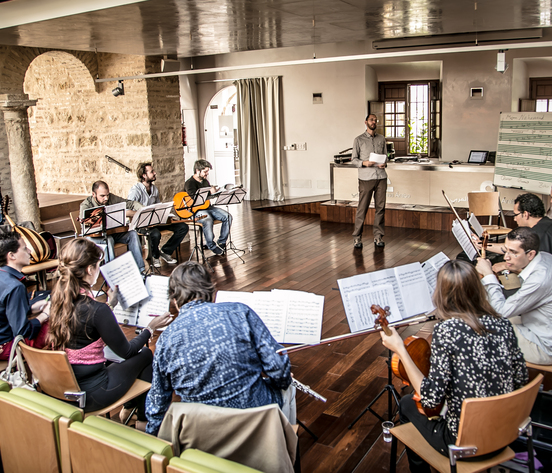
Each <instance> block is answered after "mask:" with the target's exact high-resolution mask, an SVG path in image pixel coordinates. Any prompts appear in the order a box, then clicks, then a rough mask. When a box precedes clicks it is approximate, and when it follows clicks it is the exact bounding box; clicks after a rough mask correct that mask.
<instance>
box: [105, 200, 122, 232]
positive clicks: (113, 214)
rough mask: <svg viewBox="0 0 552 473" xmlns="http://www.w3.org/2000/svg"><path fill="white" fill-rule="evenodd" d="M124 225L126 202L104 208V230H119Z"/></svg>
mask: <svg viewBox="0 0 552 473" xmlns="http://www.w3.org/2000/svg"><path fill="white" fill-rule="evenodd" d="M125 224H126V202H119V203H118V204H113V205H107V206H106V207H105V228H106V229H107V230H109V229H110V228H119V227H122V226H123V225H125Z"/></svg>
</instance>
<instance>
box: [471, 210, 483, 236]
mask: <svg viewBox="0 0 552 473" xmlns="http://www.w3.org/2000/svg"><path fill="white" fill-rule="evenodd" d="M468 222H469V223H470V225H471V226H472V228H473V229H474V230H475V233H476V234H477V236H478V237H479V238H481V237H482V236H483V227H482V226H481V224H480V223H479V220H477V217H476V216H475V215H474V214H473V213H472V214H471V215H470V218H469V220H468Z"/></svg>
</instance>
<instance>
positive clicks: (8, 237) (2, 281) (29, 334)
mask: <svg viewBox="0 0 552 473" xmlns="http://www.w3.org/2000/svg"><path fill="white" fill-rule="evenodd" d="M30 255H31V252H30V251H29V249H28V248H27V246H26V245H25V241H24V240H23V238H21V235H19V233H17V232H9V233H0V360H8V359H9V358H10V351H11V347H12V342H13V339H14V338H15V337H16V336H17V335H21V336H23V337H25V343H27V344H28V345H30V346H33V347H36V348H42V347H43V346H44V344H45V338H46V332H47V330H48V323H47V321H48V317H49V313H50V312H49V309H50V307H49V305H50V304H49V302H47V301H46V300H40V301H36V302H34V303H32V302H33V301H32V300H31V301H30V300H29V294H28V292H27V288H26V287H25V285H24V284H23V282H22V281H23V280H24V279H25V275H24V274H22V273H21V270H22V269H23V268H24V267H25V266H27V265H28V264H29V263H30V259H31V256H30ZM31 303H32V304H31ZM32 316H35V317H34V318H30V319H29V317H32Z"/></svg>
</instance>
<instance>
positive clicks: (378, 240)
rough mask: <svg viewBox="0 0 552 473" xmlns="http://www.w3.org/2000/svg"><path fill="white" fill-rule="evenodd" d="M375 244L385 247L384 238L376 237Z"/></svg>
mask: <svg viewBox="0 0 552 473" xmlns="http://www.w3.org/2000/svg"><path fill="white" fill-rule="evenodd" d="M374 245H376V246H377V247H378V248H383V247H384V246H385V242H384V241H383V240H382V238H381V237H377V238H374Z"/></svg>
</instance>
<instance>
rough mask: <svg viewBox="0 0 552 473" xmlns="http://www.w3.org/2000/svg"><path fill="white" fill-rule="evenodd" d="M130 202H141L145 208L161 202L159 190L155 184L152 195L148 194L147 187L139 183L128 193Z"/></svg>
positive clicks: (152, 186)
mask: <svg viewBox="0 0 552 473" xmlns="http://www.w3.org/2000/svg"><path fill="white" fill-rule="evenodd" d="M128 200H135V201H137V202H140V203H141V204H142V205H143V206H144V207H146V206H148V205H152V204H158V203H159V202H161V200H160V199H159V190H158V189H157V187H155V184H153V183H152V184H151V194H148V191H147V190H146V186H145V185H144V184H143V183H142V182H137V183H136V184H134V185H133V186H132V187H131V189H130V191H129V193H128Z"/></svg>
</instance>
